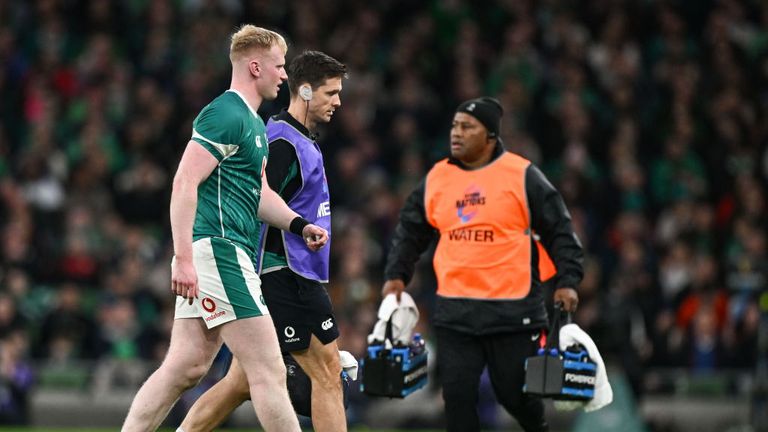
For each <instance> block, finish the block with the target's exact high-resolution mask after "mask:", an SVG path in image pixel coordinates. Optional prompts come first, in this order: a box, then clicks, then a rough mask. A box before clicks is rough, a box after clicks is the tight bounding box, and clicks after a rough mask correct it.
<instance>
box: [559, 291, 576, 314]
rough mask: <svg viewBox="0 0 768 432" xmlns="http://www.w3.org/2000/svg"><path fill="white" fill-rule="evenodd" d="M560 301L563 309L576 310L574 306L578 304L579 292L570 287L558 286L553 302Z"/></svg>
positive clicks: (567, 310)
mask: <svg viewBox="0 0 768 432" xmlns="http://www.w3.org/2000/svg"><path fill="white" fill-rule="evenodd" d="M557 302H560V303H562V304H563V310H564V311H566V312H571V313H573V312H576V307H578V306H579V294H578V293H577V292H576V290H575V289H573V288H570V287H563V288H558V289H557V291H555V303H557Z"/></svg>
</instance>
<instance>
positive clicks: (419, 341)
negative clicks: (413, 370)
mask: <svg viewBox="0 0 768 432" xmlns="http://www.w3.org/2000/svg"><path fill="white" fill-rule="evenodd" d="M425 345H426V341H424V339H423V338H422V337H421V333H414V334H413V341H411V355H414V356H417V355H419V354H421V353H423V352H424V350H425V349H426V348H425Z"/></svg>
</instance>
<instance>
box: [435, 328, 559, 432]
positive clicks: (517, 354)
mask: <svg viewBox="0 0 768 432" xmlns="http://www.w3.org/2000/svg"><path fill="white" fill-rule="evenodd" d="M435 330H436V334H437V365H438V369H439V371H440V377H441V381H442V385H443V400H445V417H446V425H447V430H448V432H473V431H479V430H480V419H479V417H478V414H477V401H478V392H479V387H480V375H482V373H483V368H485V366H488V372H489V375H490V378H491V384H492V385H493V391H494V393H495V394H496V399H497V400H498V401H499V403H501V405H502V406H503V407H504V409H506V410H507V412H508V413H509V414H510V415H512V416H513V417H514V418H515V419H516V420H517V421H518V423H520V426H521V427H522V428H523V430H525V431H526V432H544V431H547V430H549V427H548V425H547V423H546V421H545V420H544V404H543V403H542V402H541V400H540V399H539V398H536V397H532V396H529V395H527V394H524V393H523V384H524V383H525V359H526V357H530V356H532V355H535V354H536V350H537V349H538V347H539V341H538V338H537V337H536V335H538V334H539V332H538V331H536V332H533V331H530V332H528V331H526V332H519V333H499V334H493V335H485V336H475V335H470V334H467V333H461V332H457V331H455V330H450V329H447V328H444V327H438V328H436V329H435Z"/></svg>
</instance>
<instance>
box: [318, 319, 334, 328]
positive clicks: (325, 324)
mask: <svg viewBox="0 0 768 432" xmlns="http://www.w3.org/2000/svg"><path fill="white" fill-rule="evenodd" d="M320 327H322V328H323V330H328V329H329V328H331V327H333V318H328V319H327V320H325V321H323V323H322V324H320Z"/></svg>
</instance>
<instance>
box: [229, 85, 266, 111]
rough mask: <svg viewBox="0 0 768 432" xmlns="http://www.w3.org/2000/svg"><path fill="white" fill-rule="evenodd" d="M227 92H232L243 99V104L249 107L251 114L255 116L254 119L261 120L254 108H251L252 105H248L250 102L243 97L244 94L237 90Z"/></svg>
mask: <svg viewBox="0 0 768 432" xmlns="http://www.w3.org/2000/svg"><path fill="white" fill-rule="evenodd" d="M227 91H228V92H232V93H234V94H236V95H238V96H240V99H242V100H243V103H244V104H245V106H247V107H248V110H249V111H250V112H251V114H253V116H254V117H256V118H261V117H259V114H257V113H256V110H255V109H253V107H252V106H251V104H249V103H248V101H247V100H245V97H244V96H243V94H242V93H240V92H239V91H237V90H235V89H229V90H227Z"/></svg>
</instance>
